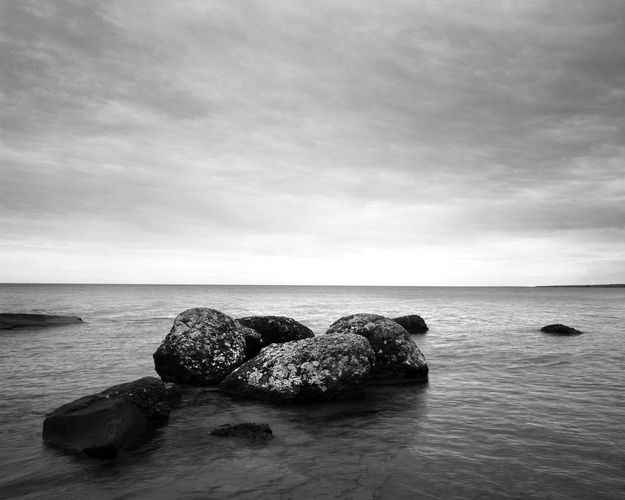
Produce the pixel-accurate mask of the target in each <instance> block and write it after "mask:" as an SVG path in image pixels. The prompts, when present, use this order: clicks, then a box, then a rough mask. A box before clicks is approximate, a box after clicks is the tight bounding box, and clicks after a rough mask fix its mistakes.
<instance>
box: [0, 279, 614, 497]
mask: <svg viewBox="0 0 625 500" xmlns="http://www.w3.org/2000/svg"><path fill="white" fill-rule="evenodd" d="M198 306H203V307H212V308H215V309H219V310H221V311H223V312H225V313H227V314H229V315H231V316H234V317H241V316H245V315H251V314H279V315H285V316H290V317H293V318H295V319H297V320H299V321H300V322H302V323H304V324H306V325H307V326H309V327H310V328H312V329H313V330H314V331H315V332H316V333H317V334H321V333H323V332H325V330H326V328H327V327H328V326H329V325H330V323H332V322H333V321H334V320H336V319H338V318H339V317H341V316H344V315H346V314H353V313H356V312H372V313H379V314H383V315H388V316H396V315H400V314H408V313H418V314H421V315H422V316H423V317H424V318H425V320H426V321H427V323H428V325H429V326H430V331H429V332H428V333H427V334H426V335H419V336H414V337H413V338H414V340H415V342H416V343H417V344H418V345H419V347H420V348H421V350H422V351H423V352H424V354H425V356H426V358H427V360H428V364H429V366H430V382H429V384H427V385H422V386H407V387H376V388H374V389H372V390H371V391H370V394H369V396H368V398H367V399H365V400H363V401H358V402H348V403H333V404H323V405H314V406H303V407H295V408H288V407H287V408H280V407H273V406H269V405H265V404H262V403H259V402H255V401H238V400H237V401H235V400H232V399H231V398H229V397H226V396H223V395H221V394H219V393H218V392H215V391H213V390H201V389H193V390H188V391H187V392H186V393H185V401H184V404H183V405H182V407H181V408H179V409H177V410H175V411H174V412H172V415H171V418H170V423H169V425H168V426H167V427H165V428H164V429H163V430H162V431H161V432H160V433H159V434H158V435H157V436H156V437H155V438H154V439H153V440H152V441H150V442H149V443H148V444H147V445H146V446H144V447H143V448H141V449H140V450H138V451H136V452H134V453H133V454H130V455H127V456H124V457H121V458H119V459H117V460H115V461H99V460H88V459H82V458H78V457H74V456H72V455H66V454H64V453H62V452H59V451H57V450H54V449H49V448H47V447H45V446H43V444H42V441H41V425H42V421H43V418H44V417H45V415H46V413H48V412H50V411H51V410H53V409H55V408H56V407H58V406H60V405H62V404H64V403H66V402H69V401H71V400H73V399H76V398H78V397H81V396H83V395H86V394H90V393H93V392H96V391H99V390H101V389H104V388H106V387H108V386H111V385H113V384H117V383H121V382H125V381H128V380H132V379H135V378H138V377H141V376H145V375H156V374H155V372H154V365H153V362H152V353H153V352H154V350H155V349H156V347H157V346H158V344H159V343H160V342H161V340H162V339H163V338H164V336H165V335H166V334H167V332H168V331H169V328H170V327H171V324H172V321H173V318H174V317H175V315H176V314H177V313H179V312H181V311H183V310H184V309H187V308H189V307H198ZM0 312H39V313H53V314H72V315H79V316H81V317H82V318H83V319H84V320H85V321H86V323H85V324H82V325H71V326H63V327H55V328H49V329H40V330H32V329H31V330H19V331H17V330H16V331H3V332H0V374H1V375H2V378H3V381H2V388H1V389H0V396H1V397H0V425H1V428H0V432H1V436H0V471H1V472H0V497H2V498H120V499H121V498H124V499H126V498H163V499H165V498H293V499H297V498H354V499H369V498H376V499H378V498H380V499H387V498H388V499H394V498H432V499H434V498H436V499H439V498H451V499H453V498H554V499H560V498H561V499H568V498H580V499H581V498H598V499H601V498H606V499H607V498H625V393H624V389H623V386H624V385H625V333H624V328H623V325H625V289H596V288H419V287H416V288H413V287H405V288H404V287H390V288H387V287H264V286H126V285H119V286H117V285H114V286H113V285H110V286H109V285H0ZM554 322H562V323H566V324H569V325H571V326H574V327H576V328H578V329H580V330H582V331H585V332H587V333H586V334H585V335H581V336H577V337H555V336H550V335H546V334H543V333H541V332H539V331H538V329H539V328H540V327H541V326H543V325H545V324H548V323H554ZM245 421H257V422H266V423H269V425H270V426H271V427H272V429H273V431H274V435H275V436H276V437H275V439H274V440H272V441H270V442H268V443H261V444H257V443H254V444H249V443H242V442H240V441H230V440H224V439H220V438H216V437H213V436H211V435H210V430H211V429H212V428H213V427H215V426H217V425H220V424H222V423H227V422H245Z"/></svg>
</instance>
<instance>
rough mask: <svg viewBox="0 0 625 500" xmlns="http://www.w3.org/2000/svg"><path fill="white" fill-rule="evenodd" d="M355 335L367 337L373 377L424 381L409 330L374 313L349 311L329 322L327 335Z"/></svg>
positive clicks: (421, 363)
mask: <svg viewBox="0 0 625 500" xmlns="http://www.w3.org/2000/svg"><path fill="white" fill-rule="evenodd" d="M341 334H356V335H361V336H362V337H364V338H366V339H367V340H368V341H369V343H370V344H371V347H372V348H373V352H374V353H375V367H374V368H373V372H372V376H373V378H374V379H377V380H384V379H386V380H396V379H413V380H415V381H423V382H425V381H427V379H428V365H427V363H426V361H425V356H423V353H422V352H421V351H420V350H419V348H418V347H417V345H416V344H415V343H414V342H413V341H412V339H411V338H410V335H409V334H408V332H407V331H406V330H405V329H404V328H403V327H402V326H401V325H399V324H398V323H396V322H395V321H393V320H392V319H390V318H385V317H384V316H379V315H377V314H352V315H351V316H345V317H343V318H340V319H338V320H337V321H335V322H334V323H332V324H331V325H330V328H328V331H327V332H326V335H341Z"/></svg>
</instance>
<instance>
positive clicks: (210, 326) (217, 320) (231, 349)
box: [154, 308, 251, 386]
mask: <svg viewBox="0 0 625 500" xmlns="http://www.w3.org/2000/svg"><path fill="white" fill-rule="evenodd" d="M250 333H251V332H250V331H249V329H247V328H246V327H244V326H243V325H241V324H240V323H238V322H237V321H235V320H234V319H232V318H231V317H230V316H227V315H225V314H224V313H222V312H219V311H217V310H215V309H207V308H195V309H188V310H186V311H184V312H182V313H180V314H179V315H178V316H177V317H176V319H175V320H174V325H173V326H172V328H171V331H170V332H169V333H168V334H167V336H166V337H165V340H163V342H162V343H161V345H160V346H159V347H158V349H157V350H156V352H155V353H154V366H155V369H156V372H157V373H158V374H159V375H160V376H161V378H162V379H163V381H166V382H180V383H185V384H189V385H197V386H205V385H216V384H218V383H219V382H220V381H221V380H222V379H223V378H224V377H225V376H226V375H228V374H229V373H230V372H231V371H232V370H234V369H235V368H236V367H237V366H239V365H241V364H242V363H243V362H244V361H245V360H246V359H247V357H246V350H247V349H248V348H247V342H246V337H249V336H250Z"/></svg>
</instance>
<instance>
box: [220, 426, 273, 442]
mask: <svg viewBox="0 0 625 500" xmlns="http://www.w3.org/2000/svg"><path fill="white" fill-rule="evenodd" d="M211 434H212V435H213V436H219V437H237V438H246V439H251V440H253V441H266V440H268V439H273V432H272V431H271V428H270V427H269V425H267V424H257V423H254V422H249V423H244V424H224V425H220V426H219V427H215V428H214V429H213V430H212V431H211Z"/></svg>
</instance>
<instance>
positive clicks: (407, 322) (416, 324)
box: [393, 314, 429, 333]
mask: <svg viewBox="0 0 625 500" xmlns="http://www.w3.org/2000/svg"><path fill="white" fill-rule="evenodd" d="M393 321H394V322H395V323H399V324H400V325H401V326H403V327H404V328H405V329H406V331H407V332H408V333H425V332H427V331H428V330H429V328H428V325H426V324H425V320H424V319H423V318H422V317H421V316H419V315H418V314H409V315H408V316H400V317H399V318H393Z"/></svg>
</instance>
